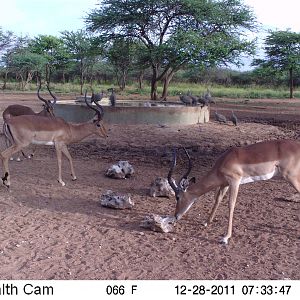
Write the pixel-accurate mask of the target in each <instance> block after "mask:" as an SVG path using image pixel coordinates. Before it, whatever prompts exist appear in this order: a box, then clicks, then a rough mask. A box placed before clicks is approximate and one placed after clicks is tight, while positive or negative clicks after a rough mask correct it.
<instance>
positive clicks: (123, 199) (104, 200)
mask: <svg viewBox="0 0 300 300" xmlns="http://www.w3.org/2000/svg"><path fill="white" fill-rule="evenodd" d="M100 204H101V205H102V206H105V207H109V208H115V209H131V208H132V207H133V206H134V202H133V201H132V200H131V198H130V196H129V195H121V194H119V193H115V192H113V191H111V190H108V191H106V192H105V193H104V194H103V195H101V198H100Z"/></svg>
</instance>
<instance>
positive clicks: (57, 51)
mask: <svg viewBox="0 0 300 300" xmlns="http://www.w3.org/2000/svg"><path fill="white" fill-rule="evenodd" d="M29 49H30V51H31V52H32V53H36V54H40V55H43V56H44V57H45V59H47V61H48V64H47V65H46V67H45V73H46V76H45V77H46V81H47V82H48V83H50V78H51V72H52V71H53V70H62V73H63V81H65V78H64V77H65V76H64V73H65V69H66V66H67V64H68V63H69V60H70V54H69V53H67V49H66V47H65V46H64V44H63V40H62V39H60V38H58V37H55V36H52V35H39V36H38V37H36V38H34V39H33V40H32V41H31V42H30V43H29Z"/></svg>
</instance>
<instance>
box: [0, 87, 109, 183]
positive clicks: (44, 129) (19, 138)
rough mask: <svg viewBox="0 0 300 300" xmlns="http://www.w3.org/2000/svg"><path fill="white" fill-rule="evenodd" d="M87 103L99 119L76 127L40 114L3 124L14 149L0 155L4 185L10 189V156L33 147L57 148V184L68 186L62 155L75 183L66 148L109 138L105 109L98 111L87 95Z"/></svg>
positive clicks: (25, 116) (13, 118) (12, 118)
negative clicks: (91, 138) (92, 138)
mask: <svg viewBox="0 0 300 300" xmlns="http://www.w3.org/2000/svg"><path fill="white" fill-rule="evenodd" d="M85 102H86V104H87V106H88V107H89V108H91V109H93V110H95V111H96V114H95V117H96V118H95V117H94V118H93V119H92V120H90V121H88V122H85V123H80V124H73V123H68V122H66V121H64V120H63V119H62V118H56V117H44V116H38V115H24V116H16V117H11V118H9V119H8V120H7V121H6V122H5V123H4V130H5V134H6V135H7V136H9V138H10V140H11V142H12V146H10V147H9V148H7V149H6V150H4V151H3V152H2V153H1V154H0V156H1V159H2V163H3V167H4V177H3V178H2V181H3V184H4V185H6V186H7V187H9V186H10V173H9V169H8V160H9V157H11V155H13V154H14V153H16V152H17V151H20V150H22V149H23V148H25V147H26V146H28V145H30V144H36V145H54V146H55V149H56V155H57V162H58V181H59V182H60V183H61V185H62V186H64V185H65V183H64V181H63V180H62V175H61V160H62V154H64V155H65V156H66V157H67V158H68V160H69V163H70V167H71V175H72V178H73V180H76V175H75V171H74V167H73V162H72V157H71V155H70V153H69V151H68V149H67V145H69V144H71V143H74V142H80V141H81V140H83V139H84V138H85V137H88V136H90V135H92V134H95V135H98V136H101V137H107V131H106V128H105V126H104V125H103V124H102V117H103V108H102V107H101V105H99V104H97V103H96V106H97V108H94V107H93V106H92V105H91V104H89V103H88V102H87V98H86V93H85Z"/></svg>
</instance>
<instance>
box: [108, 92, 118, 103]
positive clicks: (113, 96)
mask: <svg viewBox="0 0 300 300" xmlns="http://www.w3.org/2000/svg"><path fill="white" fill-rule="evenodd" d="M108 90H111V95H110V96H109V101H110V104H111V106H116V101H117V96H116V93H115V89H114V88H111V89H108Z"/></svg>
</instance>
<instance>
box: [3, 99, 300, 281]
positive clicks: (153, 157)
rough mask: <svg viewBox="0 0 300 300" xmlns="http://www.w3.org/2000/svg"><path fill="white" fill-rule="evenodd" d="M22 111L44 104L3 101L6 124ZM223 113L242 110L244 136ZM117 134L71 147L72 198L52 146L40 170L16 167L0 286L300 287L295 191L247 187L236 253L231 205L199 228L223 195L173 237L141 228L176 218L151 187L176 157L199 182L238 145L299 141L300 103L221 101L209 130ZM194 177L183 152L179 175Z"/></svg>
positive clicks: (137, 128)
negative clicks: (130, 171) (236, 282)
mask: <svg viewBox="0 0 300 300" xmlns="http://www.w3.org/2000/svg"><path fill="white" fill-rule="evenodd" d="M70 97H71V96H61V97H60V98H61V99H68V98H70ZM15 103H19V104H24V105H28V106H31V107H32V108H33V109H34V110H35V111H38V110H39V109H40V103H39V102H38V101H37V100H36V96H35V95H34V94H21V93H19V94H8V93H0V110H1V113H2V111H3V110H4V109H5V108H6V107H7V106H8V105H9V104H15ZM216 108H217V109H218V112H220V113H223V114H225V115H227V116H229V115H230V113H231V110H232V109H233V110H234V111H235V113H236V114H237V116H238V118H239V120H240V122H239V125H238V126H237V127H234V126H233V125H232V124H231V123H230V122H228V124H227V125H221V124H218V123H216V122H214V120H213V113H214V110H215V109H216ZM108 127H109V138H107V139H106V140H104V139H101V138H96V137H94V136H93V137H90V138H88V139H86V140H84V141H82V142H81V143H78V144H74V145H71V146H70V147H69V149H70V152H71V155H72V157H73V160H74V165H75V170H76V172H77V177H78V179H77V180H76V181H72V180H71V176H70V168H69V165H68V162H67V161H66V160H64V163H63V179H64V180H65V182H66V186H65V187H62V186H61V185H60V184H59V183H58V182H57V161H56V155H55V150H54V148H53V147H50V146H48V147H47V146H40V147H39V148H38V150H37V153H36V155H35V157H34V158H33V159H25V160H23V161H21V162H16V161H11V162H10V163H9V166H10V171H11V188H10V189H9V190H8V189H7V188H6V187H4V186H2V187H1V188H0V209H1V213H0V228H1V235H0V264H1V268H0V279H293V280H299V279H300V252H299V251H300V248H299V244H300V213H299V212H300V203H299V202H297V201H288V200H287V197H288V196H290V195H291V194H293V193H294V190H293V188H292V187H291V186H290V185H289V184H288V183H286V182H285V181H275V180H269V181H266V182H257V183H254V184H247V185H243V186H241V188H240V192H239V196H238V202H237V205H236V210H235V215H234V231H233V237H232V239H231V240H230V243H229V245H227V246H224V245H221V244H219V239H220V237H221V236H222V235H224V233H225V232H226V227H227V218H228V203H227V200H226V201H224V202H223V203H222V204H221V206H220V208H219V210H218V212H217V218H216V220H215V221H214V222H213V224H211V226H210V227H208V228H204V227H203V226H202V225H201V224H202V223H203V222H204V221H205V220H206V218H207V216H208V214H209V212H210V210H211V208H212V205H213V200H214V194H213V192H210V193H208V194H206V195H204V196H202V197H201V198H200V199H199V201H198V202H197V203H196V204H195V205H194V206H193V207H192V208H191V209H190V211H189V212H188V213H187V214H186V215H185V216H184V217H183V218H182V219H181V220H180V222H179V223H178V224H177V225H176V227H175V231H174V232H171V233H159V232H153V231H150V230H146V229H144V228H142V227H140V224H141V222H142V220H143V219H144V218H145V216H147V215H150V214H152V213H155V214H159V215H168V214H173V212H174V209H175V199H174V198H170V199H168V198H158V197H155V198H153V197H150V196H149V194H148V193H149V187H150V184H151V182H152V181H153V180H154V179H155V178H156V177H158V176H166V175H167V173H168V170H169V165H170V157H171V155H170V153H171V152H170V150H171V149H172V147H174V146H176V147H180V146H185V147H187V149H188V150H189V151H190V154H191V156H192V159H193V164H194V167H193V170H192V175H193V176H196V177H197V178H199V177H200V176H202V175H205V173H206V172H207V171H208V170H209V168H210V167H211V166H212V165H213V163H214V161H215V160H216V158H217V157H218V155H220V153H222V152H223V151H225V150H226V149H228V148H229V147H231V146H234V145H242V144H246V143H254V142H257V141H259V140H268V139H278V138H292V139H297V138H298V130H299V127H300V99H296V100H293V101H288V100H274V99H273V100H250V101H244V100H239V101H236V100H222V99H219V100H218V102H217V105H216V106H214V107H212V109H211V121H210V122H209V123H206V124H197V125H192V126H179V125H178V126H166V127H162V126H160V125H131V126H124V125H108ZM1 149H4V143H3V138H1ZM28 151H29V150H28ZM119 160H128V161H129V162H130V163H131V164H132V165H133V167H134V169H135V171H136V172H135V174H134V176H132V177H131V178H129V179H126V180H114V179H110V178H108V177H105V175H104V173H105V171H106V169H107V168H108V167H109V166H110V165H111V164H113V163H116V162H118V161H119ZM185 169H186V160H185V157H184V155H183V153H182V154H180V156H179V159H178V166H177V169H176V175H177V176H178V177H179V176H180V175H182V173H183V172H184V171H185ZM109 189H110V190H113V191H116V192H120V193H123V194H130V195H131V198H132V200H133V201H134V202H135V206H134V207H133V209H131V210H114V209H109V208H105V207H102V206H101V205H100V201H99V200H100V196H101V194H103V193H105V192H106V191H107V190H109Z"/></svg>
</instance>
